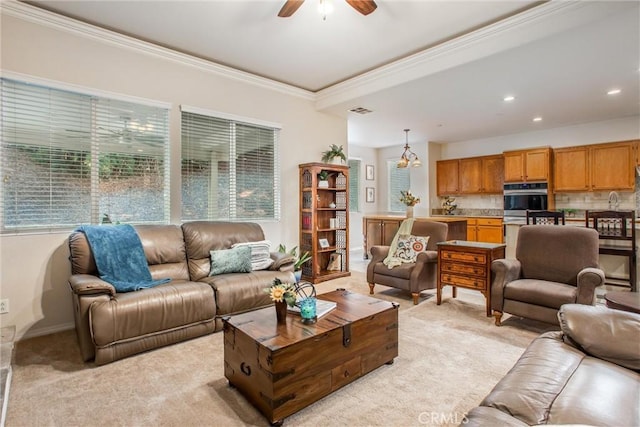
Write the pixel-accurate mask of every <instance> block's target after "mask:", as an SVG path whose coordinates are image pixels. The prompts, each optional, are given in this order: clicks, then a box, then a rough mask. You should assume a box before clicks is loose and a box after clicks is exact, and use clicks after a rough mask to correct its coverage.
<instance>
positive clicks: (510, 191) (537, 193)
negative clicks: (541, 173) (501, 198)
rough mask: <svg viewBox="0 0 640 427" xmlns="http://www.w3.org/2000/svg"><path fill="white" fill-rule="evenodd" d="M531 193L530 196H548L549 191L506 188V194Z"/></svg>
mask: <svg viewBox="0 0 640 427" xmlns="http://www.w3.org/2000/svg"><path fill="white" fill-rule="evenodd" d="M523 194H524V195H530V196H546V195H547V194H548V193H547V192H546V191H541V190H537V191H531V190H505V191H504V195H505V196H513V195H516V196H518V195H523Z"/></svg>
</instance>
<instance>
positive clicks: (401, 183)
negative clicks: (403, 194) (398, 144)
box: [387, 161, 411, 213]
mask: <svg viewBox="0 0 640 427" xmlns="http://www.w3.org/2000/svg"><path fill="white" fill-rule="evenodd" d="M396 165H397V162H394V161H387V170H388V171H389V187H388V188H389V211H390V212H403V213H404V212H406V210H407V206H406V205H405V204H404V203H402V202H401V201H400V191H406V190H410V189H411V177H410V175H409V169H408V168H398V167H397V166H396Z"/></svg>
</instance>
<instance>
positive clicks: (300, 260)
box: [278, 243, 311, 282]
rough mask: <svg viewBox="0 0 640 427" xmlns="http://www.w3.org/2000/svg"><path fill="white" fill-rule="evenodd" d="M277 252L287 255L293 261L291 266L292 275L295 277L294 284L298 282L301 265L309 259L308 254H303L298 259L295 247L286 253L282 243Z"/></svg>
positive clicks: (300, 274) (300, 276)
mask: <svg viewBox="0 0 640 427" xmlns="http://www.w3.org/2000/svg"><path fill="white" fill-rule="evenodd" d="M278 252H281V253H283V254H289V255H291V256H292V257H293V258H294V259H295V261H294V264H293V274H294V275H295V276H296V282H299V281H300V279H301V278H302V265H303V264H304V263H305V262H307V261H309V260H310V259H311V255H310V254H309V252H308V251H307V252H304V253H303V254H301V255H300V256H299V257H298V247H297V246H294V248H293V249H291V250H290V251H287V247H286V246H285V245H283V244H282V243H281V244H280V245H279V246H278Z"/></svg>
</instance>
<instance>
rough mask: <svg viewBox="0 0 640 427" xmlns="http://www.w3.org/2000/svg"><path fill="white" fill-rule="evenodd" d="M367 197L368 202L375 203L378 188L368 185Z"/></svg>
mask: <svg viewBox="0 0 640 427" xmlns="http://www.w3.org/2000/svg"><path fill="white" fill-rule="evenodd" d="M365 190H366V192H367V194H366V198H365V200H366V201H367V203H373V202H375V201H376V189H375V188H373V187H367V188H366V189H365Z"/></svg>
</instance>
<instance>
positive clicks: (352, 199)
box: [347, 159, 361, 212]
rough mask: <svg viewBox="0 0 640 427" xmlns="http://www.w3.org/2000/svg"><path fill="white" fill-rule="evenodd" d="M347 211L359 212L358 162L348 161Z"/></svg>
mask: <svg viewBox="0 0 640 427" xmlns="http://www.w3.org/2000/svg"><path fill="white" fill-rule="evenodd" d="M347 164H348V165H349V211H351V212H359V211H360V167H361V166H360V165H361V162H360V160H355V159H349V160H348V161H347Z"/></svg>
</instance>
